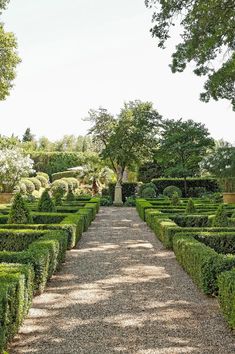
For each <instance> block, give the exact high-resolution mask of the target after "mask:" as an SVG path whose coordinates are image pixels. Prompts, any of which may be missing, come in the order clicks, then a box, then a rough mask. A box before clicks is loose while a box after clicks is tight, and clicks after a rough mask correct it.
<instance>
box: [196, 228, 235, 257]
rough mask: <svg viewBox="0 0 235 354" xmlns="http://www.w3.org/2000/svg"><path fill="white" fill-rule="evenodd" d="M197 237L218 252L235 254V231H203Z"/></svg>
mask: <svg viewBox="0 0 235 354" xmlns="http://www.w3.org/2000/svg"><path fill="white" fill-rule="evenodd" d="M195 239H196V240H198V241H200V242H202V243H204V244H205V245H206V246H209V247H211V248H213V249H214V250H215V251H216V252H217V253H223V254H235V232H234V231H233V232H231V231H230V229H229V228H227V231H226V232H225V231H223V232H201V233H199V234H198V235H195Z"/></svg>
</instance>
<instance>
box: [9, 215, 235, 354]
mask: <svg viewBox="0 0 235 354" xmlns="http://www.w3.org/2000/svg"><path fill="white" fill-rule="evenodd" d="M9 352H10V354H28V353H30V354H73V353H81V354H83V353H84V354H112V353H123V354H130V353H133V354H174V353H180V354H183V353H187V354H188V353H193V354H196V353H198V354H199V353H200V354H210V353H216V354H220V353H221V354H229V353H233V354H234V353H235V337H234V335H233V334H232V332H231V331H230V330H229V329H228V328H227V325H226V323H225V321H224V319H223V317H222V316H221V315H220V312H219V308H218V304H217V301H216V300H215V299H211V298H208V297H206V296H204V295H203V294H201V293H200V292H199V291H198V290H197V288H196V286H194V284H193V283H192V281H191V279H190V278H189V277H188V276H187V274H186V273H185V272H184V271H183V270H182V268H181V267H180V266H179V265H178V263H177V261H176V260H175V257H174V254H173V253H172V252H170V251H167V250H165V249H164V248H163V246H162V244H161V243H160V242H159V241H158V240H157V239H156V238H155V236H154V234H153V233H152V232H151V231H150V230H149V229H148V227H147V226H146V225H145V224H144V223H143V222H142V221H141V220H140V219H139V217H138V216H137V214H136V211H135V210H134V209H132V208H102V209H101V212H100V214H99V215H98V216H97V219H96V221H95V222H94V223H93V224H92V226H91V227H90V229H89V231H88V232H87V233H85V234H84V235H83V237H82V240H81V241H80V243H79V247H78V249H74V250H72V251H70V252H68V255H67V261H66V263H65V264H64V266H63V268H62V270H61V272H59V273H57V275H55V276H54V277H53V279H52V281H50V283H49V284H48V288H47V291H46V292H45V293H44V294H43V295H41V296H39V297H36V298H35V299H34V304H33V307H32V309H31V311H30V314H29V317H28V318H27V319H26V320H25V323H24V326H23V327H22V328H21V332H20V334H19V335H18V336H17V337H16V338H15V340H14V342H13V343H12V346H11V348H10V351H9Z"/></svg>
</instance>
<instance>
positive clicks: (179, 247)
mask: <svg viewBox="0 0 235 354" xmlns="http://www.w3.org/2000/svg"><path fill="white" fill-rule="evenodd" d="M173 250H174V252H175V255H176V258H177V260H178V261H179V263H180V264H181V265H182V267H183V268H184V269H185V270H186V272H187V273H189V274H190V276H191V277H192V279H193V281H194V282H195V283H196V284H197V286H198V287H199V288H200V289H201V290H203V292H204V293H205V294H208V295H212V294H217V293H218V283H217V278H218V275H219V274H221V273H222V272H224V271H226V270H230V269H231V268H232V267H234V266H235V257H234V256H232V255H230V256H224V255H220V254H218V253H217V252H215V251H214V250H213V249H212V248H210V247H207V246H206V245H204V244H203V243H201V242H199V241H197V240H195V239H194V238H193V237H191V236H186V235H178V236H175V237H174V238H173Z"/></svg>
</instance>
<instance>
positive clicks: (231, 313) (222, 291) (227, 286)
mask: <svg viewBox="0 0 235 354" xmlns="http://www.w3.org/2000/svg"><path fill="white" fill-rule="evenodd" d="M218 288H219V295H218V299H219V304H220V307H221V309H222V312H223V314H224V317H225V318H226V320H227V322H228V324H229V326H230V327H231V328H233V329H235V269H232V270H231V271H228V272H224V273H222V274H220V275H219V277H218Z"/></svg>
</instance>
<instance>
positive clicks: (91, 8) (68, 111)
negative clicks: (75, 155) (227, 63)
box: [0, 0, 235, 142]
mask: <svg viewBox="0 0 235 354" xmlns="http://www.w3.org/2000/svg"><path fill="white" fill-rule="evenodd" d="M3 21H4V22H5V26H6V28H7V29H8V30H10V31H13V32H15V34H16V36H17V38H18V45H19V54H20V57H21V58H22V63H21V64H20V66H19V67H18V75H17V79H16V80H15V87H14V90H13V91H12V92H11V95H10V97H9V98H8V99H7V100H6V101H3V102H0V117H1V125H0V127H1V128H0V133H1V134H6V135H10V134H11V133H13V132H14V133H15V134H16V135H19V136H21V135H22V134H23V132H24V131H25V129H26V128H27V127H30V128H31V130H32V132H33V133H34V134H35V135H36V136H37V137H40V136H42V135H46V136H47V137H49V138H50V139H53V140H54V139H58V138H60V137H62V136H63V135H64V134H75V135H80V134H85V133H86V131H87V128H88V123H87V122H84V121H82V118H84V117H85V116H86V115H87V112H88V110H89V109H90V108H94V109H95V108H98V107H99V106H103V107H105V108H108V109H109V110H110V111H111V112H112V113H118V112H119V109H120V107H121V106H122V105H123V102H124V101H129V100H134V99H140V100H143V101H152V102H153V103H154V106H155V108H156V109H157V110H158V111H159V113H160V114H162V115H163V116H164V117H165V118H174V119H178V118H181V117H182V118H183V119H193V120H195V121H198V122H203V123H204V124H206V126H207V127H208V129H209V130H210V132H211V134H212V136H213V137H214V138H216V139H220V138H223V139H225V140H228V141H231V142H235V134H234V132H235V113H234V112H233V111H232V108H231V105H230V104H229V102H228V101H219V102H215V101H211V102H210V103H207V104H205V103H202V102H200V101H199V99H198V97H199V93H200V92H201V90H202V86H203V80H202V79H201V78H198V77H196V76H195V75H194V74H193V73H192V67H191V68H189V69H187V71H186V72H185V73H183V74H172V73H171V71H170V68H169V66H168V64H169V63H170V56H171V52H172V50H173V46H174V42H175V40H172V41H171V43H169V49H167V50H165V51H163V50H161V49H158V47H157V42H156V39H153V38H151V34H150V33H149V29H150V27H151V10H148V9H146V8H145V6H144V0H99V1H97V0H40V1H39V0H20V1H19V0H11V2H10V5H9V8H8V10H7V11H5V12H4V15H3Z"/></svg>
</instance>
